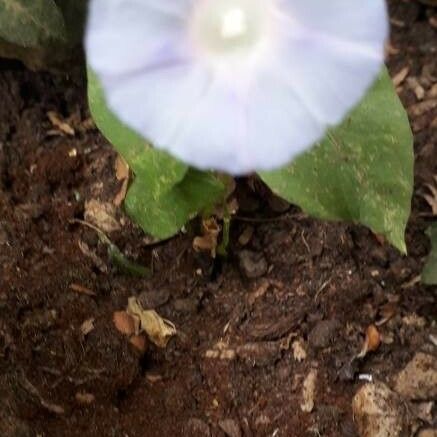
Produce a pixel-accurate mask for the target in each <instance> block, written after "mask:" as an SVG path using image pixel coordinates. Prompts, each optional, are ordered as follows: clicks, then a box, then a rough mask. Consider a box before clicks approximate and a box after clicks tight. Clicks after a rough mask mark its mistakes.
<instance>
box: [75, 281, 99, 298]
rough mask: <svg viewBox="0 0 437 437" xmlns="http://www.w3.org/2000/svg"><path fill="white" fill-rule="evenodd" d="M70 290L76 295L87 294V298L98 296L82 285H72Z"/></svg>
mask: <svg viewBox="0 0 437 437" xmlns="http://www.w3.org/2000/svg"><path fill="white" fill-rule="evenodd" d="M69 288H70V290H73V291H75V292H76V293H80V294H86V295H87V296H96V293H94V291H92V290H91V289H89V288H87V287H84V286H82V285H80V284H70V287H69Z"/></svg>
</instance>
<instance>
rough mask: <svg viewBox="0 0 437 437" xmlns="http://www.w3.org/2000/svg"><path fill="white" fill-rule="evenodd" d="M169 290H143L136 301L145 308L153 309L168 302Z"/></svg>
mask: <svg viewBox="0 0 437 437" xmlns="http://www.w3.org/2000/svg"><path fill="white" fill-rule="evenodd" d="M169 299H170V292H169V291H168V290H167V289H165V288H163V289H161V290H151V291H143V292H142V293H141V294H140V295H139V296H138V301H139V302H140V304H141V306H142V307H143V308H144V309H145V310H154V309H155V308H158V307H160V306H161V305H164V304H165V303H167V302H168V300H169Z"/></svg>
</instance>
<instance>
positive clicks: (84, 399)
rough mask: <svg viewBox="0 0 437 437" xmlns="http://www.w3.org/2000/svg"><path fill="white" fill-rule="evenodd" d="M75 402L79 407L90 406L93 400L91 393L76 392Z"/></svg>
mask: <svg viewBox="0 0 437 437" xmlns="http://www.w3.org/2000/svg"><path fill="white" fill-rule="evenodd" d="M75 398H76V402H77V403H78V404H81V405H91V404H92V403H93V402H94V401H95V400H96V398H95V396H94V395H93V394H92V393H84V392H77V393H76V395H75Z"/></svg>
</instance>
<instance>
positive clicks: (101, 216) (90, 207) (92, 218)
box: [84, 199, 120, 233]
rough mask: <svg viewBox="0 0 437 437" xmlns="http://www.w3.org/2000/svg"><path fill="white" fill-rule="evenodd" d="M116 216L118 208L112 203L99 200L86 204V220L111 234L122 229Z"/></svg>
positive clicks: (92, 200)
mask: <svg viewBox="0 0 437 437" xmlns="http://www.w3.org/2000/svg"><path fill="white" fill-rule="evenodd" d="M116 214H117V211H116V208H115V206H114V205H113V204H112V203H108V202H101V201H100V200H97V199H91V200H87V201H86V202H85V213H84V218H85V220H86V221H87V222H90V223H92V224H93V225H95V226H97V227H98V228H99V229H100V230H102V231H104V232H107V233H111V232H113V231H117V230H118V229H120V223H119V222H118V220H117V219H116V218H115V216H116Z"/></svg>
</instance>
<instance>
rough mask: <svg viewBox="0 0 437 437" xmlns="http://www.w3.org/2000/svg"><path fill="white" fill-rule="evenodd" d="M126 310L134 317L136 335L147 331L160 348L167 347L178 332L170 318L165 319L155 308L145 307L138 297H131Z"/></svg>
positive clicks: (148, 335) (151, 339)
mask: <svg viewBox="0 0 437 437" xmlns="http://www.w3.org/2000/svg"><path fill="white" fill-rule="evenodd" d="M126 311H127V313H128V314H129V315H131V316H132V317H133V319H134V322H135V333H136V335H138V334H140V333H141V332H145V333H146V334H147V337H148V338H149V339H150V341H151V342H152V343H154V344H155V345H156V346H158V347H160V348H165V347H166V346H167V343H168V342H169V340H170V339H171V338H172V337H173V336H174V335H176V333H177V330H176V327H175V325H174V324H173V323H172V322H170V320H167V319H163V318H162V317H161V316H160V315H159V314H158V313H157V312H156V311H155V310H145V309H143V307H142V306H141V304H140V303H139V302H138V300H137V298H136V297H130V298H129V300H128V306H127V310H126Z"/></svg>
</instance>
